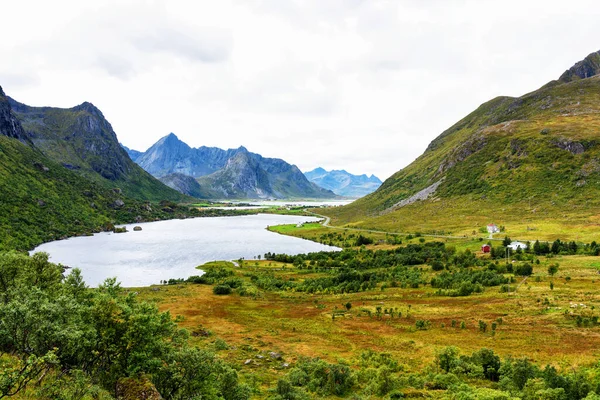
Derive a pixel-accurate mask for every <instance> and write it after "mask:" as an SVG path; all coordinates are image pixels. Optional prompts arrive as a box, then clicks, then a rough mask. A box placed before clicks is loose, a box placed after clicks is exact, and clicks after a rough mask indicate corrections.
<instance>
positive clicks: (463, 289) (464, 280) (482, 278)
mask: <svg viewBox="0 0 600 400" xmlns="http://www.w3.org/2000/svg"><path fill="white" fill-rule="evenodd" d="M506 283H508V278H505V277H504V275H502V274H501V273H498V272H497V271H496V270H492V269H486V270H474V269H467V268H464V269H460V270H457V271H453V272H446V271H444V272H442V273H441V274H439V275H437V276H436V277H434V278H432V279H431V287H434V288H439V289H440V291H438V293H439V294H442V295H446V296H468V295H470V294H472V293H481V292H483V287H484V286H499V285H503V284H506ZM442 289H443V290H442Z"/></svg>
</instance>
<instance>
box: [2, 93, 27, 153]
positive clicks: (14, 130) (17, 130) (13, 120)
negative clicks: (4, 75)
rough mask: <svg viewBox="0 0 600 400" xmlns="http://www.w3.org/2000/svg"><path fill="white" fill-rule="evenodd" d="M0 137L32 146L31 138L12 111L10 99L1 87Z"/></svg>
mask: <svg viewBox="0 0 600 400" xmlns="http://www.w3.org/2000/svg"><path fill="white" fill-rule="evenodd" d="M0 135H4V136H8V137H9V138H13V139H17V140H20V141H21V142H23V143H25V144H30V140H29V137H28V136H27V134H26V133H25V130H24V129H23V127H22V126H21V123H20V122H19V120H18V119H17V117H16V116H15V114H14V113H13V111H12V107H11V105H10V103H9V101H8V97H6V95H5V94H4V91H3V90H2V87H1V86H0Z"/></svg>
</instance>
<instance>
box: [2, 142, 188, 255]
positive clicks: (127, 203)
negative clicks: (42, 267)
mask: <svg viewBox="0 0 600 400" xmlns="http://www.w3.org/2000/svg"><path fill="white" fill-rule="evenodd" d="M44 167H45V168H47V169H48V170H47V171H45V170H44ZM0 193H1V194H2V195H1V196H0V250H10V249H18V250H29V249H31V248H32V247H34V246H35V245H38V244H40V243H42V242H46V241H50V240H56V239H60V238H65V237H69V236H76V235H82V234H89V233H91V232H99V231H101V230H103V229H106V227H107V226H109V225H110V224H112V223H125V222H133V221H134V220H135V219H136V217H138V216H139V217H140V218H141V219H142V220H145V221H149V220H155V219H165V218H176V217H183V216H184V215H190V214H191V213H193V214H197V213H196V212H195V210H191V211H190V210H188V209H187V207H177V206H175V205H174V204H168V205H163V206H159V205H156V204H153V205H151V206H149V205H148V204H146V203H144V202H141V201H138V200H134V199H130V198H128V197H126V196H125V195H124V194H121V193H118V192H117V191H113V190H109V189H107V188H105V187H104V186H103V185H99V184H97V183H95V182H92V181H90V180H87V179H85V178H83V177H81V176H80V175H79V174H76V173H74V172H73V171H70V170H68V169H66V168H64V167H63V166H62V165H60V164H58V163H56V162H54V161H52V160H50V159H48V158H47V157H45V156H44V155H43V154H41V153H40V152H39V151H36V150H33V149H32V148H31V147H29V146H26V145H24V144H23V143H21V142H19V141H17V140H16V139H11V138H8V137H6V136H1V135H0ZM116 200H121V201H123V202H124V205H123V206H121V207H115V201H116ZM107 224H108V225H107Z"/></svg>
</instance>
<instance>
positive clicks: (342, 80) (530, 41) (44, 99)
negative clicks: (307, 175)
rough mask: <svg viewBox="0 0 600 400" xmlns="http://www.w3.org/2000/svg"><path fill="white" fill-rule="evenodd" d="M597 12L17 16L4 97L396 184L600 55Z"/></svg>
mask: <svg viewBox="0 0 600 400" xmlns="http://www.w3.org/2000/svg"><path fill="white" fill-rule="evenodd" d="M599 14H600V6H598V3H597V2H596V1H586V0H580V1H578V2H576V3H568V2H567V3H565V2H564V1H548V0H545V1H529V0H518V1H512V0H503V1H496V0H489V1H486V0H477V1H466V0H465V1H462V0H454V1H453V0H403V1H400V0H399V1H386V0H371V1H368V0H364V1H362V0H302V1H300V0H298V1H293V0H262V1H261V0H243V1H242V0H240V1H227V0H211V1H202V0H196V1H173V0H168V1H123V0H120V1H100V0H98V1H93V2H88V1H81V0H74V1H68V0H53V1H45V0H42V1H29V0H19V1H11V2H7V1H3V2H2V4H1V14H0V15H1V21H0V37H1V38H2V40H0V52H1V54H2V56H1V60H2V62H1V63H0V85H1V86H2V87H3V88H4V91H5V92H6V93H7V94H8V95H9V96H11V97H13V98H15V99H16V100H18V101H21V102H23V103H26V104H29V105H36V106H42V105H48V106H57V107H72V106H75V105H77V104H80V103H82V102H83V101H90V102H92V103H93V104H95V105H96V106H97V107H98V108H100V109H101V110H102V112H103V113H104V116H105V117H106V118H107V119H108V120H109V122H111V124H112V126H113V128H114V130H115V132H116V133H117V136H118V137H119V140H120V141H121V142H122V143H123V144H125V145H126V146H128V147H130V148H134V149H137V150H146V149H147V148H148V147H149V146H151V145H152V144H153V143H154V142H156V141H157V140H158V139H159V138H161V137H162V136H165V135H167V134H168V133H169V132H173V133H175V134H176V135H177V136H178V137H179V138H180V139H181V140H183V141H185V142H186V143H188V144H189V145H191V146H193V147H199V146H202V145H205V146H217V147H221V148H234V147H239V146H240V145H244V146H246V147H247V148H248V149H249V150H250V151H253V152H256V153H260V154H262V155H263V156H266V157H277V158H283V159H284V160H286V161H288V162H290V163H293V164H296V165H297V166H298V167H299V168H300V169H301V170H303V171H307V170H310V169H313V168H315V167H318V166H321V167H324V168H326V169H346V170H348V171H349V172H352V173H355V174H362V173H367V174H371V173H374V174H376V175H377V176H379V177H380V178H382V179H385V178H387V177H388V176H390V175H391V174H392V173H394V172H396V171H397V170H399V169H401V168H402V167H404V166H406V165H408V164H409V163H410V162H411V161H413V160H414V159H415V158H416V157H418V156H419V155H420V154H421V153H422V152H423V151H424V150H425V148H426V147H427V144H428V143H429V142H430V141H431V140H432V139H434V138H435V137H436V136H437V135H439V134H440V133H441V132H442V131H443V130H444V129H446V128H448V127H449V126H450V125H452V124H453V123H454V122H456V121H458V120H459V119H461V118H462V117H464V116H465V115H466V114H468V113H469V112H471V111H473V110H474V109H475V108H476V107H477V106H478V105H479V104H481V103H483V102H485V101H487V100H489V99H491V98H493V97H496V96H499V95H510V96H519V95H522V94H524V93H527V92H530V91H532V90H535V89H537V88H538V87H540V86H542V85H544V84H545V83H546V82H548V81H550V80H552V79H556V78H558V77H559V76H560V74H561V73H562V72H563V71H564V70H565V69H567V68H569V67H571V66H572V65H573V64H574V63H575V62H576V61H579V60H580V59H582V58H584V57H585V56H586V55H588V54H589V53H591V52H593V51H597V50H599V49H600V23H599V22H598V21H600V18H599V17H600V15H599Z"/></svg>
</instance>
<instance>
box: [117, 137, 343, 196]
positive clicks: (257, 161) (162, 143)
mask: <svg viewBox="0 0 600 400" xmlns="http://www.w3.org/2000/svg"><path fill="white" fill-rule="evenodd" d="M125 149H126V151H127V152H128V154H129V156H130V157H131V159H132V160H134V161H135V162H136V163H137V164H139V165H140V166H141V167H142V168H144V169H145V170H146V171H148V172H149V173H150V174H152V175H154V176H155V177H156V178H158V179H160V180H161V181H163V182H164V183H165V184H167V185H169V186H170V187H172V188H175V189H177V190H179V191H180V192H181V193H185V194H188V195H190V196H194V197H199V198H217V199H234V198H235V199H252V198H257V199H258V198H260V199H266V198H277V199H289V198H318V199H323V198H335V197H337V196H336V194H335V193H333V192H332V191H330V190H326V189H323V188H321V187H319V186H318V185H316V184H314V183H311V182H309V181H308V179H307V178H306V177H305V176H304V174H302V172H301V171H300V170H299V169H298V167H296V166H295V165H291V164H288V163H287V162H285V161H283V160H281V159H278V158H265V157H262V156H261V155H259V154H256V153H251V152H249V151H248V150H247V149H246V148H245V147H239V148H237V149H228V150H223V149H219V148H217V147H206V146H202V147H198V148H192V147H190V146H188V145H187V144H186V143H184V142H183V141H181V140H179V138H178V137H177V136H176V135H175V134H173V133H171V134H169V135H167V136H165V137H163V138H161V139H160V140H158V141H157V142H156V143H155V144H154V145H152V146H151V147H150V148H149V149H148V150H147V151H145V152H138V151H135V150H131V149H127V148H125ZM190 177H191V178H193V179H195V180H196V181H197V184H198V185H196V184H194V183H193V182H192V181H191V180H190V179H189V178H190Z"/></svg>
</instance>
